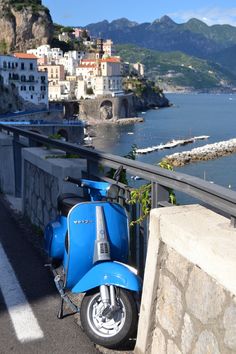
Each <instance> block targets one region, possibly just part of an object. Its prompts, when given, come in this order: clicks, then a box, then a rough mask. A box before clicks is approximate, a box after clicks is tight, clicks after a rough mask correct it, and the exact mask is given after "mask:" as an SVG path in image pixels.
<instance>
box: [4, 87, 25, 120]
mask: <svg viewBox="0 0 236 354" xmlns="http://www.w3.org/2000/svg"><path fill="white" fill-rule="evenodd" d="M22 109H24V101H23V100H22V98H21V97H20V96H19V95H18V92H17V90H16V89H15V88H13V87H11V86H4V85H3V84H2V83H0V114H4V113H9V112H15V111H18V110H22Z"/></svg>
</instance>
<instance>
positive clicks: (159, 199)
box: [151, 182, 169, 209]
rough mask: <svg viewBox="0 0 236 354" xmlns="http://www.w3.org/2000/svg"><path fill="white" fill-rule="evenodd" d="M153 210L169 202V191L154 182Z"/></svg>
mask: <svg viewBox="0 0 236 354" xmlns="http://www.w3.org/2000/svg"><path fill="white" fill-rule="evenodd" d="M151 197H152V209H153V208H157V207H158V206H162V204H166V203H168V201H169V190H168V188H166V187H163V186H162V185H160V184H158V183H156V182H152V195H151Z"/></svg>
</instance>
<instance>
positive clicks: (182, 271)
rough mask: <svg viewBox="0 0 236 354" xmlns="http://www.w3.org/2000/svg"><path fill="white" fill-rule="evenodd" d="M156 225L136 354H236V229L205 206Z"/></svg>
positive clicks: (161, 218)
mask: <svg viewBox="0 0 236 354" xmlns="http://www.w3.org/2000/svg"><path fill="white" fill-rule="evenodd" d="M150 225H151V226H150V238H149V245H148V253H147V262H146V268H145V276H144V286H143V295H142V303H141V311H140V320H139V329H138V338H137V344H136V348H135V353H136V354H144V353H147V354H190V353H191V354H232V353H236V278H235V267H236V251H235V250H236V229H233V228H232V227H230V222H229V220H228V219H226V218H224V217H223V216H221V215H218V214H216V213H213V212H212V211H210V210H208V209H205V208H203V207H201V206H181V207H171V208H162V209H158V210H155V211H153V212H152V216H151V221H150Z"/></svg>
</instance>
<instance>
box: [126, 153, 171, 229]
mask: <svg viewBox="0 0 236 354" xmlns="http://www.w3.org/2000/svg"><path fill="white" fill-rule="evenodd" d="M158 165H159V166H160V167H161V168H165V169H167V170H169V171H173V166H172V165H171V164H170V163H169V162H167V161H166V160H165V159H164V160H162V161H161V162H160V163H159V164H158ZM151 189H152V186H151V183H147V184H144V185H142V186H141V187H139V188H136V189H133V190H131V192H130V200H129V201H128V203H129V204H131V205H134V204H139V205H140V208H141V210H140V217H139V218H138V219H137V220H133V221H131V223H130V224H131V226H133V225H135V224H140V223H141V222H142V221H143V220H144V219H146V217H147V216H148V215H149V213H150V211H151V206H152V200H151ZM168 190H169V203H171V204H173V205H176V196H175V193H174V191H173V189H171V188H169V189H168Z"/></svg>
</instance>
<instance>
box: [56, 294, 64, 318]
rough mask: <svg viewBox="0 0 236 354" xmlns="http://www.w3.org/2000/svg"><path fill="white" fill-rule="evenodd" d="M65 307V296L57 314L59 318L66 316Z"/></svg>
mask: <svg viewBox="0 0 236 354" xmlns="http://www.w3.org/2000/svg"><path fill="white" fill-rule="evenodd" d="M63 308H64V299H63V297H61V306H60V309H59V311H58V314H57V318H59V320H61V319H62V318H63V317H64V316H63Z"/></svg>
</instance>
